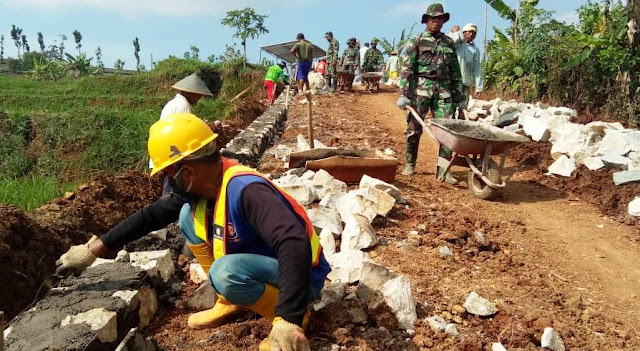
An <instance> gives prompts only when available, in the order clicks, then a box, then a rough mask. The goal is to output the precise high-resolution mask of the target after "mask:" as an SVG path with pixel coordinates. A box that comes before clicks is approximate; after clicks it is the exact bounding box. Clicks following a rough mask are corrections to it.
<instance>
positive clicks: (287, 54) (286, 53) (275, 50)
mask: <svg viewBox="0 0 640 351" xmlns="http://www.w3.org/2000/svg"><path fill="white" fill-rule="evenodd" d="M295 44H296V41H290V42H287V43H282V44H274V45H267V46H263V47H261V48H260V49H262V50H264V51H266V52H268V53H269V54H271V55H273V56H276V57H278V58H279V59H281V60H284V61H286V62H288V63H294V62H296V61H297V60H296V57H295V56H293V54H292V53H291V48H293V46H294V45H295ZM310 44H311V46H312V47H313V51H312V53H313V59H317V58H320V57H325V56H327V52H326V51H324V50H323V49H322V48H321V47H319V46H317V45H315V44H313V43H311V42H310Z"/></svg>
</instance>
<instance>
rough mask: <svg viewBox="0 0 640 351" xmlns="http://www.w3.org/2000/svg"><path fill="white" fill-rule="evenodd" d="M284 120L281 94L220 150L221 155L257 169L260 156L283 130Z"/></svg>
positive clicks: (285, 118)
mask: <svg viewBox="0 0 640 351" xmlns="http://www.w3.org/2000/svg"><path fill="white" fill-rule="evenodd" d="M286 120H287V109H286V107H285V94H281V95H280V97H279V98H278V99H277V100H276V102H275V104H274V105H273V106H271V107H269V108H268V109H267V110H266V111H265V112H264V113H263V114H262V116H260V117H258V118H256V119H255V121H253V123H251V124H250V125H249V126H248V127H247V129H245V130H244V131H243V132H242V133H240V134H238V136H236V137H235V138H234V139H233V140H231V141H230V142H229V143H228V144H227V146H226V147H225V148H224V149H222V155H223V156H225V157H229V158H234V159H236V160H238V161H239V162H240V163H242V164H245V165H248V166H251V167H257V166H258V162H259V160H260V157H261V156H262V154H263V153H264V152H265V151H266V150H267V148H268V147H269V145H270V144H271V143H272V142H273V141H274V140H275V138H276V137H277V136H278V134H280V133H281V132H282V131H283V130H284V127H285V122H286Z"/></svg>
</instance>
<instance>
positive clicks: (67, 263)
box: [56, 244, 97, 278]
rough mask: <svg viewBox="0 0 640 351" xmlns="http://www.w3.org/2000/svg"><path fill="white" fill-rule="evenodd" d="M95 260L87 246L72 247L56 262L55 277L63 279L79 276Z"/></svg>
mask: <svg viewBox="0 0 640 351" xmlns="http://www.w3.org/2000/svg"><path fill="white" fill-rule="evenodd" d="M96 258H97V257H96V256H94V255H93V253H92V252H91V250H89V246H88V245H87V244H82V245H76V246H72V247H71V248H70V249H69V251H67V252H66V253H64V254H63V255H62V256H60V259H59V260H57V261H56V275H57V276H59V277H63V278H66V277H68V276H69V275H71V274H73V275H75V276H79V275H80V274H81V273H82V272H83V271H84V270H85V269H87V267H89V266H91V264H92V263H93V262H94V261H95V260H96Z"/></svg>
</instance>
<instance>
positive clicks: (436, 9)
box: [422, 3, 451, 23]
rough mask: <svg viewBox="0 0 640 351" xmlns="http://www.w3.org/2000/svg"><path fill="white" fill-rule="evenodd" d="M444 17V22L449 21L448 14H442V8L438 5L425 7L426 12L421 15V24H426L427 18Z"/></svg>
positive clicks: (449, 16)
mask: <svg viewBox="0 0 640 351" xmlns="http://www.w3.org/2000/svg"><path fill="white" fill-rule="evenodd" d="M441 16H444V21H445V22H447V21H449V18H451V15H449V13H448V12H444V7H443V6H442V4H440V3H434V4H431V5H429V7H427V11H426V12H425V13H424V15H422V23H427V18H429V17H441Z"/></svg>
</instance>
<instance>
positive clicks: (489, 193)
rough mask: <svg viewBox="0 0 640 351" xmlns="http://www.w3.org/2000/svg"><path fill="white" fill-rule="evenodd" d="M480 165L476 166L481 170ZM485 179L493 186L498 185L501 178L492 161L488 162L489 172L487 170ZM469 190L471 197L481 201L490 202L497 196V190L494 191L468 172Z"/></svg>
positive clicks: (496, 166) (471, 172)
mask: <svg viewBox="0 0 640 351" xmlns="http://www.w3.org/2000/svg"><path fill="white" fill-rule="evenodd" d="M481 167H482V165H481V164H480V165H478V168H481ZM487 178H489V180H491V181H492V182H493V183H495V184H500V183H501V182H502V178H501V177H500V171H499V170H498V165H497V164H496V162H495V161H494V160H489V170H487ZM469 189H470V190H471V192H472V193H473V196H475V197H477V198H478V199H481V200H491V199H493V198H495V197H496V195H498V190H499V189H494V188H492V187H490V186H488V185H487V184H486V183H485V182H484V181H483V180H482V178H480V177H478V176H477V175H476V174H475V173H473V171H469Z"/></svg>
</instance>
